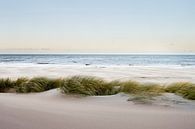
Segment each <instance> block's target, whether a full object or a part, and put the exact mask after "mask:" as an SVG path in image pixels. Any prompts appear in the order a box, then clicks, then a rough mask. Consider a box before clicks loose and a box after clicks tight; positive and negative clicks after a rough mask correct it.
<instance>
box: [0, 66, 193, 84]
mask: <svg viewBox="0 0 195 129" xmlns="http://www.w3.org/2000/svg"><path fill="white" fill-rule="evenodd" d="M194 73H195V67H178V66H177V67H174V66H172V67H169V66H145V67H144V66H93V65H91V66H85V65H54V64H29V65H28V64H1V65H0V78H7V77H9V78H13V79H16V78H19V77H29V78H32V77H40V76H43V77H51V78H59V77H62V78H63V77H67V76H74V75H86V76H97V77H100V78H103V79H105V80H134V81H139V82H153V83H173V82H195V74H194Z"/></svg>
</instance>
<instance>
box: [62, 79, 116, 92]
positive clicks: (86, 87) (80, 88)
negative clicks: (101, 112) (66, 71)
mask: <svg viewBox="0 0 195 129" xmlns="http://www.w3.org/2000/svg"><path fill="white" fill-rule="evenodd" d="M60 89H61V91H62V92H63V93H66V94H81V95H111V94H115V93H116V92H115V90H114V88H113V84H111V83H107V82H105V81H104V80H102V79H99V78H95V77H87V76H74V77H71V78H67V79H64V80H63V83H62V85H61V87H60Z"/></svg>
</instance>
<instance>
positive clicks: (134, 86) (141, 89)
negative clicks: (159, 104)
mask: <svg viewBox="0 0 195 129" xmlns="http://www.w3.org/2000/svg"><path fill="white" fill-rule="evenodd" d="M121 92H125V93H130V94H140V95H146V94H148V95H153V96H154V95H160V93H163V92H164V89H163V87H162V86H160V85H157V84H141V83H138V82H134V81H127V82H123V83H122V85H121Z"/></svg>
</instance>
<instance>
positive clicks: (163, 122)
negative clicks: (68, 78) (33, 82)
mask: <svg viewBox="0 0 195 129" xmlns="http://www.w3.org/2000/svg"><path fill="white" fill-rule="evenodd" d="M127 99H128V96H126V95H123V94H118V95H113V96H100V97H78V96H67V95H62V94H61V93H60V92H59V91H57V90H51V91H47V92H43V93H35V94H15V93H1V94H0V114H1V117H0V129H195V122H194V121H195V109H183V108H176V107H174V108H173V107H164V106H153V105H137V104H134V103H133V102H130V101H127Z"/></svg>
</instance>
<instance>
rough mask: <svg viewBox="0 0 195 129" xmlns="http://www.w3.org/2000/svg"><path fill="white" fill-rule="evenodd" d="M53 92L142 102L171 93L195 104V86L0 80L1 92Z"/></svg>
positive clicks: (77, 79) (86, 78) (78, 79)
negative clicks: (131, 98) (117, 96)
mask: <svg viewBox="0 0 195 129" xmlns="http://www.w3.org/2000/svg"><path fill="white" fill-rule="evenodd" d="M54 88H60V89H61V91H62V92H63V93H66V94H81V95H113V94H117V93H119V92H125V93H128V94H132V95H134V96H142V97H141V98H144V97H145V96H146V97H148V96H149V97H150V96H158V95H161V93H164V92H169V93H175V94H178V95H181V96H183V97H184V98H186V99H192V100H195V84H193V83H188V82H186V83H184V82H180V83H173V84H170V85H168V86H162V85H158V84H149V83H148V84H142V83H138V82H135V81H125V82H120V81H111V82H107V81H104V80H102V79H100V78H97V77H90V76H73V77H69V78H65V79H49V78H45V77H36V78H32V79H28V78H18V79H17V80H15V81H13V80H10V79H9V78H7V79H0V92H11V91H13V92H18V93H29V92H43V91H47V90H50V89H54ZM143 96H144V97H143ZM138 99H139V97H138Z"/></svg>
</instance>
